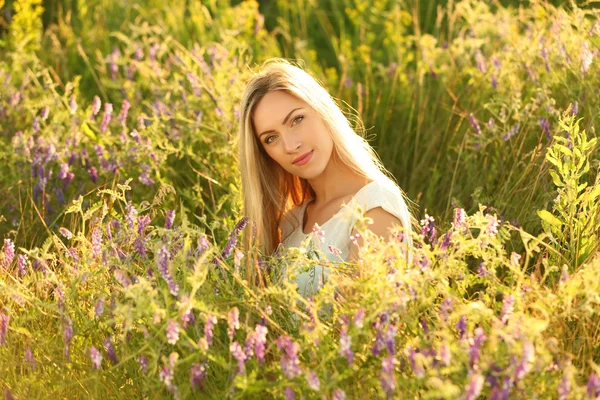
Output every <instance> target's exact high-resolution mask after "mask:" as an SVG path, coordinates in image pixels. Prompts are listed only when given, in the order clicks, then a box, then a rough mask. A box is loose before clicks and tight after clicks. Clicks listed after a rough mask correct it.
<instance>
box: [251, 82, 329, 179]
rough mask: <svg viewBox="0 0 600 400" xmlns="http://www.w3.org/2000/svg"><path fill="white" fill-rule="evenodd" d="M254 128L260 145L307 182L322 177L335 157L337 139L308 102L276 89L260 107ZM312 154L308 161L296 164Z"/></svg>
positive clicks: (257, 108)
mask: <svg viewBox="0 0 600 400" xmlns="http://www.w3.org/2000/svg"><path fill="white" fill-rule="evenodd" d="M254 129H255V135H256V136H257V137H258V140H259V142H260V145H261V146H262V147H263V149H265V151H266V152H267V154H268V155H269V156H270V157H271V158H272V159H273V160H275V161H276V162H277V163H278V164H279V165H281V167H282V168H283V169H285V170H286V171H288V172H289V173H291V174H294V175H297V176H300V177H302V178H305V179H311V178H313V177H316V176H318V175H320V174H321V173H322V172H323V170H324V169H325V167H326V166H327V164H328V163H329V159H330V158H331V154H332V152H333V140H332V139H331V136H330V135H329V132H328V131H327V128H326V127H325V123H324V122H323V120H322V119H321V117H320V116H319V114H317V112H316V111H315V110H313V109H312V108H311V107H310V106H309V105H308V104H307V103H306V102H304V101H303V100H300V99H298V98H297V97H295V96H293V95H291V94H289V93H287V92H284V91H282V90H275V91H272V92H269V93H267V94H266V95H265V97H263V98H262V100H261V101H260V102H259V103H258V104H257V105H256V108H255V110H254ZM307 153H310V156H309V157H310V158H309V159H308V161H306V159H304V160H302V161H301V162H294V161H295V160H296V159H297V158H298V157H300V156H302V155H304V154H307Z"/></svg>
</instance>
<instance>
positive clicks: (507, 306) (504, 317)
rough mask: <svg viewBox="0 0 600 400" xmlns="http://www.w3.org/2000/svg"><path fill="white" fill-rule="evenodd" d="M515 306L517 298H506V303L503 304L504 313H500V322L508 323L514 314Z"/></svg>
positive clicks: (509, 296)
mask: <svg viewBox="0 0 600 400" xmlns="http://www.w3.org/2000/svg"><path fill="white" fill-rule="evenodd" d="M514 305H515V298H514V296H513V295H511V294H509V295H506V296H505V297H504V302H503V303H502V312H501V313H500V320H501V321H502V323H503V324H506V323H508V318H509V317H510V315H511V314H512V312H513V307H514Z"/></svg>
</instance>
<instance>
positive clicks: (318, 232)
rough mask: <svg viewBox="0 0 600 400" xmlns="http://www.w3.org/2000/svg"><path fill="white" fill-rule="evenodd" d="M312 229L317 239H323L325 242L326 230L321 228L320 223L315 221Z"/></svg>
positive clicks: (322, 241)
mask: <svg viewBox="0 0 600 400" xmlns="http://www.w3.org/2000/svg"><path fill="white" fill-rule="evenodd" d="M312 231H313V233H314V234H315V235H316V237H317V239H318V240H319V241H321V243H325V232H324V231H323V230H322V229H321V227H320V226H319V224H317V223H316V222H315V225H314V226H313V228H312Z"/></svg>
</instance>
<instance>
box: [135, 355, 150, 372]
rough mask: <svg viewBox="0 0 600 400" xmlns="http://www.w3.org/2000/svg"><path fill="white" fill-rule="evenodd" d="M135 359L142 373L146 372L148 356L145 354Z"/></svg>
mask: <svg viewBox="0 0 600 400" xmlns="http://www.w3.org/2000/svg"><path fill="white" fill-rule="evenodd" d="M136 361H137V362H138V364H139V365H140V369H141V370H142V372H143V373H144V374H147V373H148V358H147V357H146V356H137V357H136Z"/></svg>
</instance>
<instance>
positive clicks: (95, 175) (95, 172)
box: [88, 167, 98, 183]
mask: <svg viewBox="0 0 600 400" xmlns="http://www.w3.org/2000/svg"><path fill="white" fill-rule="evenodd" d="M88 172H89V174H90V178H92V182H94V183H96V182H97V181H98V170H97V169H96V167H89V168H88Z"/></svg>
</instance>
